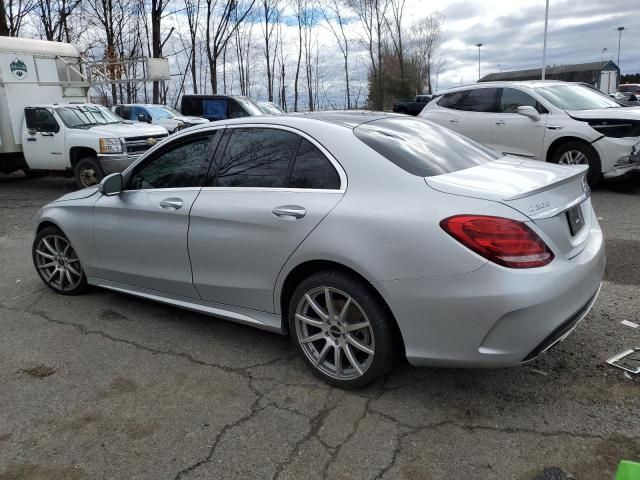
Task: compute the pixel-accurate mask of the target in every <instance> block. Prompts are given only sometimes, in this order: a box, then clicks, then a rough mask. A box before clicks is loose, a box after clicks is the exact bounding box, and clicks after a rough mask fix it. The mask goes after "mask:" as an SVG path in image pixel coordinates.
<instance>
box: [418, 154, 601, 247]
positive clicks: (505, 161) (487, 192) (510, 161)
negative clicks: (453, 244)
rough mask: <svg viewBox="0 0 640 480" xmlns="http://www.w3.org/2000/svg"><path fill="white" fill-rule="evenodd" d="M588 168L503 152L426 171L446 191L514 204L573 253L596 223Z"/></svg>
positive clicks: (554, 242)
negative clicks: (459, 166)
mask: <svg viewBox="0 0 640 480" xmlns="http://www.w3.org/2000/svg"><path fill="white" fill-rule="evenodd" d="M587 170H588V167H587V166H586V165H578V166H564V165H555V164H549V163H543V162H539V161H535V160H524V159H520V158H516V157H503V158H501V159H499V160H495V161H493V162H489V163H485V164H483V165H478V166H476V167H472V168H467V169H465V170H459V171H457V172H453V173H447V174H445V175H437V176H433V177H426V178H425V181H426V183H427V184H428V185H429V186H430V187H431V188H433V189H434V190H438V191H440V192H444V193H449V194H453V195H460V196H465V197H472V198H481V199H485V200H493V201H496V202H500V203H503V204H505V205H508V206H510V207H512V208H514V209H515V210H517V211H519V212H520V213H522V214H523V215H525V216H527V217H528V218H529V219H530V220H531V221H532V222H533V223H534V224H535V225H536V226H537V227H539V228H540V230H541V231H542V232H543V233H544V235H545V237H546V238H544V240H545V242H547V244H548V245H549V247H551V249H552V250H554V253H556V255H557V254H558V253H562V254H563V255H565V256H567V257H568V258H571V257H573V256H575V255H577V254H578V253H580V251H582V249H583V248H584V246H585V244H586V242H587V240H588V237H589V231H590V229H591V222H592V215H591V201H590V198H589V187H588V186H587V183H586V178H585V175H586V173H587ZM461 213H482V212H461ZM569 215H571V218H572V220H570V218H569ZM572 222H573V225H572ZM572 227H573V231H572ZM577 227H579V229H578V228H577Z"/></svg>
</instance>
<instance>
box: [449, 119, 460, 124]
mask: <svg viewBox="0 0 640 480" xmlns="http://www.w3.org/2000/svg"><path fill="white" fill-rule="evenodd" d="M449 123H458V120H456V119H455V118H450V119H449Z"/></svg>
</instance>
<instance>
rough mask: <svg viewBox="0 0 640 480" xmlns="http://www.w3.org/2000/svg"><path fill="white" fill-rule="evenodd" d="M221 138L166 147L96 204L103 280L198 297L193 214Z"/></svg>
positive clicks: (195, 138) (214, 135)
mask: <svg viewBox="0 0 640 480" xmlns="http://www.w3.org/2000/svg"><path fill="white" fill-rule="evenodd" d="M221 136H222V130H220V131H219V132H216V131H209V132H204V133H197V134H194V135H191V136H188V137H182V138H179V139H177V140H175V141H173V142H169V143H167V144H166V145H165V146H164V147H162V148H161V149H159V150H157V151H156V152H154V153H153V154H151V155H150V156H149V157H148V158H147V159H145V160H144V161H142V162H141V163H140V164H139V165H137V166H136V167H135V169H134V170H133V171H132V173H131V174H130V175H129V174H128V175H127V177H128V178H127V180H126V181H127V184H126V185H125V189H124V191H122V192H121V193H120V194H119V195H114V196H102V197H100V198H99V199H98V200H97V202H96V204H95V209H94V227H93V234H94V242H95V246H96V249H97V251H98V255H99V259H100V273H99V277H100V278H101V279H104V280H109V281H112V282H117V283H119V284H124V285H130V286H135V287H139V288H145V289H151V290H155V291H160V292H165V293H169V294H173V295H179V296H183V297H190V298H198V293H197V292H196V290H195V288H194V287H193V282H192V277H191V264H190V261H189V252H188V249H187V231H188V229H189V212H190V210H191V207H192V206H193V202H194V201H195V199H196V198H197V196H198V194H199V193H200V189H201V187H202V184H203V183H204V179H205V175H206V171H207V169H208V167H209V165H210V161H211V158H212V155H213V150H214V148H215V145H216V142H218V141H219V139H220V137H221Z"/></svg>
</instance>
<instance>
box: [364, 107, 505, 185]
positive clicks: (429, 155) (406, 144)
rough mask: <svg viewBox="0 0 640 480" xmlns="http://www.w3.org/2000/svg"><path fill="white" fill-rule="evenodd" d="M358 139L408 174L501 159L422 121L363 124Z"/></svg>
mask: <svg viewBox="0 0 640 480" xmlns="http://www.w3.org/2000/svg"><path fill="white" fill-rule="evenodd" d="M354 133H355V135H356V137H358V138H359V139H360V140H362V141H363V142H364V143H366V144H367V145H368V146H370V147H371V148H373V149H374V150H375V151H376V152H378V153H379V154H380V155H382V156H384V157H386V158H387V160H389V161H390V162H393V163H395V164H396V165H397V166H399V167H400V168H402V169H404V170H406V171H407V172H409V173H411V174H413V175H418V176H421V177H431V176H434V175H442V174H444V173H451V172H455V171H458V170H463V169H465V168H470V167H474V166H476V165H480V164H483V163H487V162H491V161H493V160H496V159H497V158H500V155H499V154H498V153H496V152H494V151H493V150H490V149H488V148H486V147H484V146H482V145H480V144H479V143H476V142H474V141H472V140H469V139H467V138H465V137H462V136H459V135H457V134H456V133H454V132H452V131H451V130H448V129H446V128H443V127H439V126H437V125H433V124H431V123H428V122H425V121H422V120H420V119H409V118H385V119H382V120H375V121H373V122H369V123H364V124H362V125H360V126H359V127H356V129H355V130H354Z"/></svg>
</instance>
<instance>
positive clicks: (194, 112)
mask: <svg viewBox="0 0 640 480" xmlns="http://www.w3.org/2000/svg"><path fill="white" fill-rule="evenodd" d="M180 110H181V112H182V114H183V115H190V116H195V117H202V118H206V119H207V120H209V121H212V122H213V121H217V120H226V119H228V118H240V117H252V116H255V115H264V112H263V111H262V109H261V108H260V106H259V105H258V104H257V103H256V102H254V101H253V100H251V99H250V98H248V97H244V96H241V95H183V96H182V105H181V107H180Z"/></svg>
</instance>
